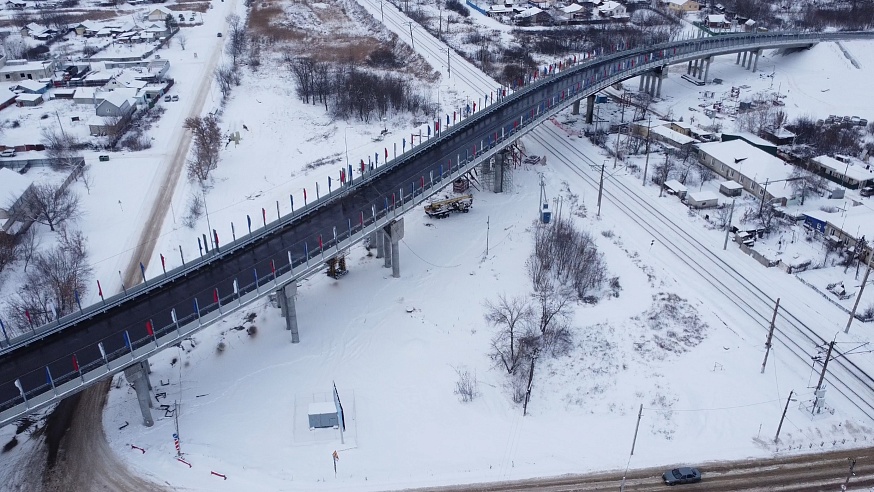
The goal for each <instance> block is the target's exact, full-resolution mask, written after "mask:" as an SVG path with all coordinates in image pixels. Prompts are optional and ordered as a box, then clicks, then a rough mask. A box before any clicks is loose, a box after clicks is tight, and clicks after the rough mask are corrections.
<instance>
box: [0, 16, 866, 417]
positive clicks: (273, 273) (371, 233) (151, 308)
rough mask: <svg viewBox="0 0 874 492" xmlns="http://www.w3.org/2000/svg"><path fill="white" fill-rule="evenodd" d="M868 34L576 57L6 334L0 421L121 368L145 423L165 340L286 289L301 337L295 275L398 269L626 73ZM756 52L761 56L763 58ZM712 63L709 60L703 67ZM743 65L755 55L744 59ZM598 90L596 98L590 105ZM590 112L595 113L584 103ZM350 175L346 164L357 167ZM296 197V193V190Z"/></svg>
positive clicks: (750, 37)
mask: <svg viewBox="0 0 874 492" xmlns="http://www.w3.org/2000/svg"><path fill="white" fill-rule="evenodd" d="M870 37H871V35H870V34H868V33H800V32H785V33H764V34H763V33H757V34H735V35H726V36H718V37H708V38H698V39H689V40H680V41H675V42H670V43H664V44H660V45H655V46H651V47H646V48H640V49H635V50H629V51H622V52H617V53H613V54H609V55H603V56H599V57H597V58H593V59H590V60H584V61H579V60H578V62H577V63H576V64H574V65H573V66H570V67H567V68H565V69H564V70H563V71H560V72H558V73H555V74H552V75H550V76H548V77H545V78H543V77H541V78H539V79H538V80H537V81H536V82H535V83H533V84H529V85H528V86H526V87H524V88H523V89H520V90H519V91H517V92H515V93H513V94H511V95H509V96H507V97H505V98H499V99H500V100H498V101H496V102H495V103H494V104H492V105H490V106H488V107H486V108H484V109H482V108H478V109H480V110H479V111H478V112H476V113H475V114H473V115H472V116H470V117H469V118H467V119H465V120H463V121H462V122H461V123H459V124H457V125H455V126H453V127H452V128H450V129H446V130H444V131H442V132H441V133H440V134H439V137H438V138H434V139H431V140H429V141H428V142H426V143H424V144H422V145H419V146H418V147H415V148H413V149H411V150H410V151H407V152H406V153H404V154H403V155H400V156H398V157H397V158H396V159H394V160H392V161H390V162H388V163H386V164H385V165H383V166H381V167H378V168H376V169H373V170H368V171H367V172H366V173H365V174H364V175H363V177H362V178H358V179H356V180H355V181H353V182H352V183H351V184H348V185H346V186H343V187H342V188H341V189H340V190H336V191H335V192H334V193H332V194H330V195H329V196H323V197H321V198H319V199H317V200H315V201H309V202H307V201H306V200H305V199H304V200H302V199H301V196H298V200H297V203H298V204H300V203H302V202H303V203H305V205H304V206H303V207H298V208H297V209H296V210H294V211H293V212H292V213H291V214H288V215H286V216H284V217H280V218H278V219H276V220H273V221H272V222H268V221H267V218H266V214H265V216H264V219H263V224H264V226H263V227H261V228H260V229H257V230H255V231H253V232H252V233H251V234H250V235H248V236H246V237H243V238H240V239H238V240H236V241H234V242H232V243H230V244H226V245H220V247H218V248H216V249H213V250H212V251H210V252H209V253H208V254H207V255H205V256H203V257H201V258H198V259H196V260H194V261H190V262H189V263H187V264H185V265H184V266H183V267H180V268H177V269H175V270H172V271H168V272H167V273H166V274H165V275H161V276H159V277H156V278H152V279H148V281H147V282H144V283H142V284H140V285H137V286H135V287H131V288H128V289H127V291H126V292H125V293H124V294H121V295H117V296H114V297H111V298H108V299H106V300H105V301H104V302H101V303H99V304H96V305H92V306H88V307H86V308H84V309H82V310H80V311H79V312H77V313H74V314H71V315H68V316H65V317H64V318H61V319H59V320H58V321H57V322H55V323H51V324H49V325H46V326H42V327H39V328H36V327H26V328H28V330H29V331H30V333H29V335H26V336H21V337H18V338H12V339H9V338H4V339H2V340H0V345H2V348H0V361H2V362H0V425H5V424H7V423H9V422H11V421H13V420H15V419H17V418H20V417H22V416H24V415H26V414H28V413H30V412H33V411H35V410H37V409H39V408H43V407H45V406H46V405H49V404H51V403H52V402H55V401H58V400H59V399H62V398H64V397H66V396H69V395H71V394H74V393H76V392H78V391H81V390H82V389H84V388H85V387H87V386H88V385H90V384H93V383H94V382H96V381H98V380H100V379H102V378H105V377H108V376H110V375H112V374H115V373H118V372H121V371H125V372H126V374H127V376H128V378H129V380H130V381H132V382H133V383H134V386H135V388H136V389H137V393H138V398H139V400H140V403H141V406H142V408H143V414H144V420H145V422H146V424H147V425H150V423H151V416H150V414H149V411H148V401H149V400H150V397H149V394H148V389H149V387H148V378H147V377H145V372H146V371H145V370H144V365H143V362H144V361H146V360H147V358H148V357H149V356H151V355H153V354H155V353H157V352H159V351H160V350H163V349H164V348H166V347H169V346H174V345H175V344H176V343H178V342H179V341H180V340H181V339H183V338H185V337H188V336H190V335H191V334H192V333H194V332H196V331H198V330H200V329H201V328H203V327H205V326H208V325H209V324H211V323H213V322H215V321H216V320H218V319H220V318H221V317H223V316H225V315H227V314H229V313H231V312H234V311H237V310H240V309H242V308H244V307H245V306H247V305H249V304H251V303H253V302H255V301H256V300H258V299H259V298H262V297H264V296H266V295H268V294H270V293H278V294H279V297H280V299H281V300H282V301H284V302H282V304H283V311H284V312H285V313H286V314H287V316H286V319H287V321H288V325H287V328H288V329H289V331H290V339H291V341H292V342H294V341H297V337H298V334H297V323H296V318H295V316H294V302H295V301H294V291H295V290H296V288H295V285H296V281H297V280H298V279H300V278H303V277H305V276H307V275H310V274H312V273H314V272H315V271H318V270H320V269H322V268H324V262H325V260H327V259H330V258H332V257H334V256H336V255H338V254H339V253H340V252H342V251H344V250H347V249H348V248H350V247H351V246H353V245H354V244H356V243H358V242H360V241H362V240H363V239H364V238H366V237H371V238H379V240H380V241H382V240H383V239H385V240H386V241H387V245H388V246H387V247H386V248H385V250H386V256H387V260H386V262H387V264H389V263H390V264H391V265H392V266H393V268H394V270H395V275H396V276H397V275H399V274H400V269H399V262H400V259H399V255H398V248H397V242H398V240H399V239H400V238H401V237H402V234H403V225H402V224H403V223H402V216H403V214H404V213H406V212H408V211H409V210H411V209H412V208H416V207H417V205H418V204H419V203H421V202H422V201H424V200H425V199H427V198H428V197H429V196H430V195H432V194H433V193H435V192H436V191H437V190H438V189H440V188H441V187H443V186H444V185H445V184H447V183H449V182H451V181H452V180H453V179H455V178H456V177H458V176H460V175H462V174H464V173H466V172H467V171H469V170H470V169H472V168H473V167H474V166H477V165H479V164H480V163H482V162H484V161H486V160H490V159H493V158H495V159H502V158H503V150H504V149H505V148H506V147H507V146H508V145H509V144H511V143H512V142H513V141H514V140H516V139H518V138H519V137H520V136H522V135H524V134H525V133H527V132H529V131H530V130H532V129H533V128H534V127H536V125H538V124H539V123H541V122H543V121H545V120H546V119H548V118H550V117H551V116H553V115H555V114H556V113H558V112H559V111H562V110H564V109H566V108H568V107H570V106H572V105H573V106H576V109H578V108H579V103H580V101H581V100H582V99H584V98H587V97H590V96H593V95H594V94H595V93H596V92H598V91H600V90H602V89H604V88H606V87H608V86H610V85H612V84H614V83H616V82H619V81H622V80H625V79H628V78H632V77H636V76H639V75H644V76H645V77H646V78H647V79H648V80H649V82H647V86H648V87H647V88H648V90H650V91H651V92H653V91H655V92H657V91H658V83H657V80H658V78H654V77H661V76H663V74H664V73H665V70H664V68H665V67H667V66H668V65H671V64H678V63H687V64H688V66H689V69H688V72H689V74H690V75H692V74H693V66H694V68H695V70H694V75H695V76H696V77H699V78H706V77H707V66H708V64H709V62H707V61H706V60H709V59H710V58H711V57H713V56H719V55H726V54H735V53H737V54H738V60H740V58H741V55H743V57H744V60H745V62H744V63H745V66H748V67H749V68H751V69H755V61H753V60H757V59H758V54H759V53H761V51H762V50H764V49H773V48H804V47H809V46H812V45H813V44H816V43H818V42H821V41H831V40H849V39H869V38H870ZM754 57H755V58H754ZM699 60H705V61H699ZM747 60H748V61H747ZM592 99H593V98H592V97H590V99H589V101H590V102H592ZM589 114H591V111H589ZM351 174H352V173H351V172H350V175H351ZM291 200H292V203H294V199H293V197H292V198H291Z"/></svg>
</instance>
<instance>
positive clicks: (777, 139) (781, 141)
mask: <svg viewBox="0 0 874 492" xmlns="http://www.w3.org/2000/svg"><path fill="white" fill-rule="evenodd" d="M762 136H764V137H765V139H766V140H768V141H770V142H773V143H774V144H776V145H792V142H794V141H795V134H794V133H792V132H790V131H789V130H787V129H785V128H777V129H774V128H766V129H764V130H762Z"/></svg>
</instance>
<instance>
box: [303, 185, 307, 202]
mask: <svg viewBox="0 0 874 492" xmlns="http://www.w3.org/2000/svg"><path fill="white" fill-rule="evenodd" d="M303 201H307V189H306V188H304V189H303Z"/></svg>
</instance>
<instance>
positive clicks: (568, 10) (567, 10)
mask: <svg viewBox="0 0 874 492" xmlns="http://www.w3.org/2000/svg"><path fill="white" fill-rule="evenodd" d="M580 10H583V6H582V5H580V4H578V3H572V4H570V5H568V6H567V7H562V8H561V11H562V12H564V13H565V14H573V13H574V12H579V11H580Z"/></svg>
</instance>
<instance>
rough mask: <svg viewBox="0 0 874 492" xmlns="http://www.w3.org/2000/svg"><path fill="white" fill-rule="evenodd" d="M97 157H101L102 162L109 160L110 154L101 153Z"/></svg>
mask: <svg viewBox="0 0 874 492" xmlns="http://www.w3.org/2000/svg"><path fill="white" fill-rule="evenodd" d="M97 159H99V160H100V162H106V161H108V160H109V156H108V155H101V156H99V157H98V158H97Z"/></svg>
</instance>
